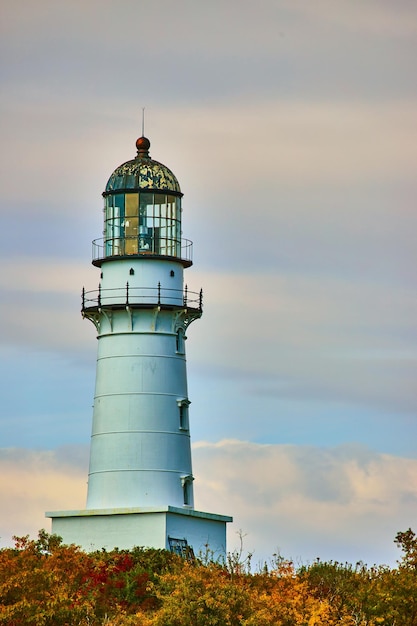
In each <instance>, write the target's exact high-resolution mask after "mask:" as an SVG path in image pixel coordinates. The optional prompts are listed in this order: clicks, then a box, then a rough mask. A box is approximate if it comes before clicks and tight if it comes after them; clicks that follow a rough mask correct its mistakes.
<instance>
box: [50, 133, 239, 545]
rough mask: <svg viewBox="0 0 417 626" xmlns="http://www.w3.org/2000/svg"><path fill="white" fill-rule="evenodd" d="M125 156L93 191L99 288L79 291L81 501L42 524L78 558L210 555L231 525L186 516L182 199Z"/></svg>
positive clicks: (193, 296) (164, 177)
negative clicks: (156, 551)
mask: <svg viewBox="0 0 417 626" xmlns="http://www.w3.org/2000/svg"><path fill="white" fill-rule="evenodd" d="M136 148H137V155H136V157H135V158H133V159H132V160H129V161H127V162H125V163H123V164H122V165H120V166H119V167H117V168H116V169H115V170H114V172H113V173H112V175H111V176H110V178H109V180H108V182H107V185H106V188H105V191H104V192H103V199H104V209H103V237H102V238H101V239H97V240H94V241H93V260H92V263H93V265H94V266H95V267H97V269H98V272H99V282H98V286H97V288H96V289H95V290H86V289H83V291H82V306H81V312H82V316H83V317H84V318H86V319H87V320H90V321H91V322H92V324H93V325H94V327H95V329H96V332H97V339H98V349H97V369H96V385H95V394H94V408H93V421H92V434H91V447H90V464H89V473H88V492H87V504H86V508H85V509H82V510H75V511H74V510H71V511H53V512H48V513H46V516H47V517H50V518H52V532H53V533H56V534H58V535H60V536H61V537H62V538H63V541H64V542H65V543H75V544H77V545H80V546H81V547H82V548H83V549H85V550H96V549H101V548H106V549H112V548H115V547H118V548H120V549H130V548H133V547H134V546H144V547H154V548H164V549H170V550H172V551H175V552H178V553H181V554H188V553H189V552H190V551H193V552H194V553H196V552H199V551H202V550H206V549H207V548H209V549H210V550H211V551H212V552H213V553H214V554H215V555H218V556H220V557H221V556H224V555H225V552H226V524H227V523H228V522H230V521H232V518H231V517H229V516H226V515H219V514H217V513H207V512H202V511H197V510H195V509H194V484H193V483H194V476H193V471H192V459H191V439H190V415H189V413H190V411H189V406H190V403H191V402H190V399H189V397H188V387H187V370H186V352H185V346H186V339H187V329H188V327H189V325H190V324H191V323H192V322H193V321H195V320H198V319H199V318H200V317H201V316H202V309H203V296H202V290H201V289H199V290H197V291H193V290H191V289H189V288H188V286H187V283H186V282H185V281H184V271H185V270H186V269H187V268H188V267H190V266H191V265H192V242H191V241H189V240H187V239H184V238H183V237H182V206H181V203H182V196H183V194H182V192H181V188H180V185H179V183H178V180H177V178H176V177H175V175H174V174H173V172H172V171H171V170H170V169H169V168H168V167H166V166H165V165H163V164H162V163H160V162H158V161H156V160H154V159H152V158H151V156H150V154H149V150H150V142H149V140H148V139H147V138H146V137H143V136H142V137H140V138H139V139H138V140H137V141H136Z"/></svg>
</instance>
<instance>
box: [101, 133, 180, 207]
mask: <svg viewBox="0 0 417 626" xmlns="http://www.w3.org/2000/svg"><path fill="white" fill-rule="evenodd" d="M150 145H151V144H150V141H149V139H147V138H146V137H139V139H138V140H137V141H136V147H137V149H138V154H137V156H136V158H134V159H132V160H131V161H126V163H122V165H119V167H117V168H116V169H115V170H114V172H113V174H112V175H111V176H110V178H109V180H108V182H107V185H106V189H105V191H104V194H105V195H107V194H108V193H109V192H112V191H118V190H120V191H124V190H127V191H133V190H137V191H140V190H141V189H143V190H157V191H173V192H175V193H176V194H181V189H180V185H179V182H178V180H177V179H176V177H175V175H174V174H173V173H172V172H171V170H170V169H169V168H168V167H166V165H163V164H162V163H159V162H158V161H154V160H153V159H151V157H150V156H149V152H148V151H149V148H150Z"/></svg>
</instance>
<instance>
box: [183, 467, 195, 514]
mask: <svg viewBox="0 0 417 626" xmlns="http://www.w3.org/2000/svg"><path fill="white" fill-rule="evenodd" d="M193 480H194V477H193V476H191V474H188V475H187V476H181V484H182V489H183V494H184V506H192V483H193Z"/></svg>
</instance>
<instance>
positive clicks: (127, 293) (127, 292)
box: [126, 281, 129, 306]
mask: <svg viewBox="0 0 417 626" xmlns="http://www.w3.org/2000/svg"><path fill="white" fill-rule="evenodd" d="M126 306H129V281H127V283H126Z"/></svg>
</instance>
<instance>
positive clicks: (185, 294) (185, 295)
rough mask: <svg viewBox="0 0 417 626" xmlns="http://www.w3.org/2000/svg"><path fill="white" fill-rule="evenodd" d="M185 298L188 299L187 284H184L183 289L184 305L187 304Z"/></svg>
mask: <svg viewBox="0 0 417 626" xmlns="http://www.w3.org/2000/svg"><path fill="white" fill-rule="evenodd" d="M187 300H188V285H185V291H184V306H187Z"/></svg>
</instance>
